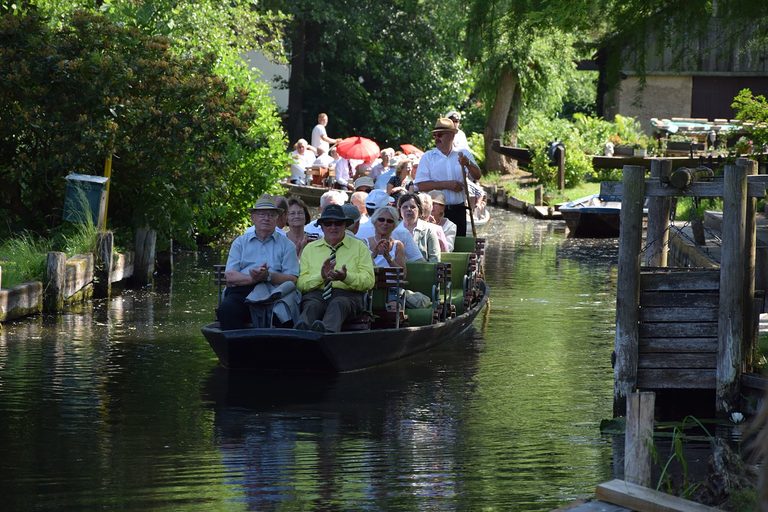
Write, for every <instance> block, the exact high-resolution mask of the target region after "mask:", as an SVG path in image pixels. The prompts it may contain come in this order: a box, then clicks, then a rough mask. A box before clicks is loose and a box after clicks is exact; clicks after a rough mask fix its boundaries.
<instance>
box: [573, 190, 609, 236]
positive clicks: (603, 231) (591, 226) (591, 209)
mask: <svg viewBox="0 0 768 512" xmlns="http://www.w3.org/2000/svg"><path fill="white" fill-rule="evenodd" d="M560 213H561V214H562V216H563V220H565V224H566V225H567V226H568V231H569V236H571V237H575V238H615V237H618V236H619V217H620V214H621V201H617V200H615V198H605V199H601V198H600V196H599V194H592V195H589V196H585V197H581V198H579V199H575V200H573V201H570V202H568V203H565V204H562V205H560Z"/></svg>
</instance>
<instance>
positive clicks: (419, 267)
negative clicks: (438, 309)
mask: <svg viewBox="0 0 768 512" xmlns="http://www.w3.org/2000/svg"><path fill="white" fill-rule="evenodd" d="M437 265H438V264H437V263H430V262H427V261H412V262H408V263H407V264H406V269H407V271H408V272H407V275H406V279H407V280H408V286H407V288H408V289H409V290H411V291H413V292H421V293H423V294H424V295H426V296H427V297H432V286H433V285H434V284H435V283H436V282H437Z"/></svg>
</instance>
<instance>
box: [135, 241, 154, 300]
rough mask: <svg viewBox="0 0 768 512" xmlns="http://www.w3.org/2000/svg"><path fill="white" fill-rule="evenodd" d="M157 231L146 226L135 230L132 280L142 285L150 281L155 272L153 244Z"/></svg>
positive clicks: (137, 284)
mask: <svg viewBox="0 0 768 512" xmlns="http://www.w3.org/2000/svg"><path fill="white" fill-rule="evenodd" d="M156 243H157V233H156V232H155V231H154V230H152V229H148V228H139V229H137V230H136V256H135V260H134V266H133V282H134V284H135V285H136V286H144V285H147V284H149V283H151V282H152V277H153V274H154V272H155V246H156Z"/></svg>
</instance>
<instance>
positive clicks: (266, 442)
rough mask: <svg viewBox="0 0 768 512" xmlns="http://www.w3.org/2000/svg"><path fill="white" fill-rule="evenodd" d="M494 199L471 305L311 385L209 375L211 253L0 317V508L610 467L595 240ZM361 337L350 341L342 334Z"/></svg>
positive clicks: (371, 506)
mask: <svg viewBox="0 0 768 512" xmlns="http://www.w3.org/2000/svg"><path fill="white" fill-rule="evenodd" d="M564 229H565V228H564V225H563V224H562V223H547V222H539V221H535V220H532V219H529V218H527V217H520V216H517V215H514V214H512V213H509V212H505V211H501V210H494V211H493V220H492V221H491V223H490V224H489V225H488V226H487V227H485V228H484V229H483V231H481V234H482V235H484V236H486V238H488V239H489V245H488V253H487V261H486V273H487V275H488V279H489V284H490V287H491V290H492V298H491V310H490V314H488V315H487V316H485V315H481V318H479V319H478V320H477V321H476V322H475V328H474V330H473V331H472V332H471V333H470V334H468V335H467V336H466V337H465V338H464V339H462V340H456V341H455V342H451V343H445V344H442V345H439V346H437V347H436V348H435V349H434V350H430V351H429V352H426V353H423V354H419V355H417V356H415V357H412V358H408V359H406V360H403V361H399V362H395V363H393V364H389V365H386V366H383V367H381V368H377V369H373V370H371V371H365V372H359V373H353V374H349V375H341V376H338V377H335V378H331V379H321V380H316V379H307V378H302V377H297V376H291V375H278V376H274V375H270V376H266V375H263V376H256V377H253V376H250V377H249V376H244V375H242V374H228V373H226V372H222V371H221V370H220V369H219V368H218V366H217V363H216V359H215V356H214V355H213V353H212V351H211V350H210V349H209V347H208V346H207V344H206V343H205V341H204V339H203V337H202V335H201V334H200V331H199V328H200V326H201V325H204V324H206V323H208V322H209V321H210V320H211V317H212V313H211V312H212V309H213V307H214V306H215V303H216V298H215V293H216V292H215V287H214V285H213V281H212V275H211V271H210V269H211V265H212V263H218V262H220V261H221V260H220V257H210V256H205V255H202V254H201V255H197V256H195V258H191V257H187V258H180V259H178V260H177V261H176V275H175V276H174V279H173V280H172V281H170V280H160V279H158V281H156V283H155V285H154V287H152V288H148V289H144V290H125V291H123V292H122V293H121V294H120V295H118V296H116V297H114V298H113V299H111V300H110V301H94V302H93V303H90V304H88V305H86V306H84V307H83V308H81V309H80V310H79V311H78V312H76V313H68V314H65V315H62V316H60V317H38V318H33V319H30V320H26V321H23V322H16V323H11V324H8V325H5V326H3V329H2V330H0V493H2V495H3V496H4V498H5V499H4V507H3V509H4V510H90V509H96V508H107V509H123V510H158V509H168V510H243V509H253V510H274V509H316V510H477V509H491V510H494V509H495V510H546V509H551V508H554V507H556V506H557V505H559V504H561V503H563V502H567V501H569V500H571V499H574V498H577V497H582V496H586V495H589V494H590V493H592V492H593V489H594V485H595V484H596V483H598V482H600V481H603V480H606V479H608V478H610V476H611V449H610V440H609V439H607V438H603V437H602V436H600V434H599V429H598V425H599V422H600V420H601V419H603V418H605V417H607V416H609V415H610V411H611V397H612V372H611V369H610V352H611V349H612V343H613V301H614V300H615V291H614V290H615V246H612V245H611V243H610V242H609V243H607V244H606V243H605V242H603V244H598V245H595V246H594V247H590V246H588V245H586V246H585V245H580V244H578V243H577V241H575V240H568V239H566V238H565V236H564ZM361 342H365V340H361Z"/></svg>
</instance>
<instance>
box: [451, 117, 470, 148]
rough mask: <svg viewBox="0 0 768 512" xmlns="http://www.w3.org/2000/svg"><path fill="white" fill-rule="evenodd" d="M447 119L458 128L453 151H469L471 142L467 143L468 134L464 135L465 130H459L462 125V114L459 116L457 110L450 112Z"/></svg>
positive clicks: (454, 137)
mask: <svg viewBox="0 0 768 512" xmlns="http://www.w3.org/2000/svg"><path fill="white" fill-rule="evenodd" d="M445 117H447V118H448V119H450V120H451V121H453V125H454V126H455V127H456V135H454V136H453V149H456V150H459V149H466V150H469V142H468V141H467V134H465V133H464V130H462V129H461V128H459V125H460V124H461V114H459V113H458V112H456V111H455V110H452V111H450V112H448V115H446V116H445Z"/></svg>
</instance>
